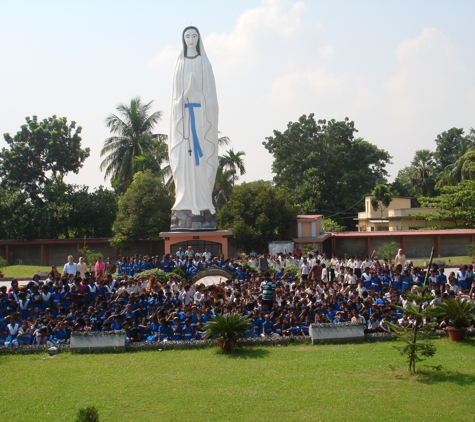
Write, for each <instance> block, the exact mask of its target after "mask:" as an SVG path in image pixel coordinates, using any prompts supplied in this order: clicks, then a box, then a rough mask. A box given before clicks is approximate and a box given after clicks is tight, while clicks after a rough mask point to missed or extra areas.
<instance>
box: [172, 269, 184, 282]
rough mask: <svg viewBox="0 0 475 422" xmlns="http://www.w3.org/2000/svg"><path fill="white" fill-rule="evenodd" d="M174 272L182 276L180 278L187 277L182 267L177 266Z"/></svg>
mask: <svg viewBox="0 0 475 422" xmlns="http://www.w3.org/2000/svg"><path fill="white" fill-rule="evenodd" d="M172 273H173V274H176V275H179V276H180V280H181V279H182V278H184V277H185V273H184V272H183V270H182V269H181V268H180V267H175V268H174V269H173V271H172Z"/></svg>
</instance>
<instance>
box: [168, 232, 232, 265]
mask: <svg viewBox="0 0 475 422" xmlns="http://www.w3.org/2000/svg"><path fill="white" fill-rule="evenodd" d="M232 234H233V232H232V230H203V229H201V230H196V231H193V230H190V231H170V232H160V237H161V238H162V239H163V240H165V253H171V254H175V253H176V252H177V251H178V248H181V250H182V252H185V251H186V250H187V249H188V246H191V249H193V251H194V252H197V251H198V250H199V252H200V253H203V252H204V250H205V248H206V249H208V251H209V252H211V254H212V255H218V253H219V251H221V254H223V255H224V258H225V259H227V258H229V256H228V238H229V237H231V236H232Z"/></svg>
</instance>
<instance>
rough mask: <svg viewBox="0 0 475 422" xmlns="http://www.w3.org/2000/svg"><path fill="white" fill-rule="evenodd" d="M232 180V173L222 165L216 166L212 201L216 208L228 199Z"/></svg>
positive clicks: (231, 189) (231, 190)
mask: <svg viewBox="0 0 475 422" xmlns="http://www.w3.org/2000/svg"><path fill="white" fill-rule="evenodd" d="M232 182H233V173H232V172H231V171H230V170H226V169H224V168H223V167H218V171H217V172H216V180H215V182H214V188H213V203H214V206H215V207H216V208H217V209H220V208H221V207H222V206H223V205H224V204H225V203H226V202H227V201H228V200H229V197H230V196H231V193H232V192H233V183H232Z"/></svg>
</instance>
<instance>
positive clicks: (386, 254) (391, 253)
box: [378, 242, 399, 262]
mask: <svg viewBox="0 0 475 422" xmlns="http://www.w3.org/2000/svg"><path fill="white" fill-rule="evenodd" d="M398 249H399V245H398V244H397V243H396V242H389V243H383V244H382V245H381V246H380V247H379V249H378V256H379V257H380V258H383V259H384V258H386V259H388V260H389V262H391V261H392V260H393V259H394V257H395V256H396V254H397V251H398Z"/></svg>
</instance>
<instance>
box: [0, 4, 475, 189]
mask: <svg viewBox="0 0 475 422" xmlns="http://www.w3.org/2000/svg"><path fill="white" fill-rule="evenodd" d="M474 16H475V2H473V1H469V0H467V1H458V0H450V1H449V0H447V1H438V0H431V1H414V0H410V1H404V0H397V1H396V0H387V1H359V0H347V1H342V0H332V1H329V0H327V1H316V0H314V1H311V0H306V1H295V0H263V1H253V0H239V1H237V0H227V1H218V0H203V1H198V0H194V1H188V0H174V1H172V0H170V1H151V0H140V1H132V0H128V1H125V0H124V1H121V0H113V1H109V0H100V1H98V0H95V1H89V0H81V1H76V0H71V1H48V0H42V1H38V0H34V1H27V0H22V1H15V2H13V1H7V0H0V133H1V134H3V133H11V134H14V133H15V132H17V131H18V130H19V129H20V127H21V125H22V124H23V123H24V119H25V117H26V116H33V115H36V116H38V117H39V118H40V119H43V118H46V117H49V116H52V115H53V114H55V115H57V116H65V117H67V118H68V120H69V121H71V120H74V121H76V122H77V124H78V125H81V126H82V128H83V130H82V138H83V140H82V144H83V146H84V147H89V148H90V149H91V155H90V157H89V158H88V159H87V160H86V162H85V164H84V167H83V168H82V169H81V170H80V172H79V174H77V175H70V176H68V177H67V179H66V180H67V181H68V182H70V183H75V184H79V185H88V186H90V187H91V188H94V187H97V186H99V185H104V186H107V187H109V186H110V183H109V180H104V173H101V172H100V170H99V165H100V163H101V161H102V159H101V157H100V151H101V148H102V145H103V142H104V140H105V139H106V138H107V137H108V136H110V134H109V131H108V129H107V128H106V126H105V124H104V120H105V118H106V117H107V116H108V115H109V114H111V113H114V112H115V109H116V107H117V105H118V104H120V103H129V102H130V100H131V99H132V98H134V97H136V96H140V97H141V98H142V100H143V101H144V102H149V101H152V100H153V101H154V103H153V111H158V110H159V111H162V113H163V118H162V121H161V122H160V123H159V125H158V126H157V127H156V129H155V131H156V132H157V133H164V134H166V133H168V128H169V115H170V113H169V109H170V100H171V83H172V76H173V69H174V66H175V62H176V59H177V57H178V54H179V52H180V49H181V32H182V30H183V28H185V27H186V26H188V25H194V26H197V27H198V28H199V30H200V33H201V36H202V38H203V42H204V46H205V48H206V52H207V55H208V58H209V60H210V62H211V64H212V66H213V71H214V75H215V79H216V87H217V93H218V101H219V107H220V116H219V119H220V122H219V131H220V133H221V135H223V136H224V135H225V136H228V137H229V138H230V139H231V140H232V143H231V145H230V146H229V147H228V148H233V149H234V150H235V151H245V153H246V156H245V166H246V170H247V173H246V174H245V175H244V176H243V177H242V178H241V179H240V180H241V181H246V182H249V181H253V180H258V179H264V180H270V179H272V177H273V175H272V171H271V165H272V156H271V155H270V154H269V153H268V152H267V150H266V149H265V148H264V146H263V145H262V143H263V142H264V141H265V138H266V137H269V136H273V131H274V130H278V131H284V130H285V129H286V127H287V125H288V123H289V122H295V121H297V120H298V118H299V117H300V116H301V115H303V114H306V115H308V114H310V113H313V114H314V115H315V118H316V119H317V120H318V119H327V120H328V119H336V120H343V119H344V118H345V117H348V118H349V119H350V120H353V121H354V122H355V127H356V128H357V129H358V134H357V136H359V137H362V138H364V139H365V140H366V141H368V142H371V143H373V144H375V145H377V146H378V147H379V148H382V149H385V150H387V151H388V152H389V153H390V155H391V156H392V157H393V159H392V162H393V164H391V165H390V166H388V171H389V174H390V180H392V179H393V178H394V177H395V176H396V175H397V172H398V170H399V169H401V168H403V167H404V166H406V165H409V164H410V161H411V159H412V157H413V156H414V153H415V151H416V150H419V149H431V150H434V149H435V143H434V139H435V138H436V137H437V135H438V134H439V133H441V132H443V131H445V130H448V129H450V128H452V127H459V128H463V129H464V130H465V131H466V132H468V131H469V129H470V127H475V113H474V111H475V55H474V54H473V51H474V50H473V48H474V47H473V46H474V42H475V25H474V22H473V18H474ZM4 146H6V143H5V142H4V141H3V137H2V139H1V140H0V147H4ZM222 152H224V151H222ZM357 164H358V163H355V165H357Z"/></svg>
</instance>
